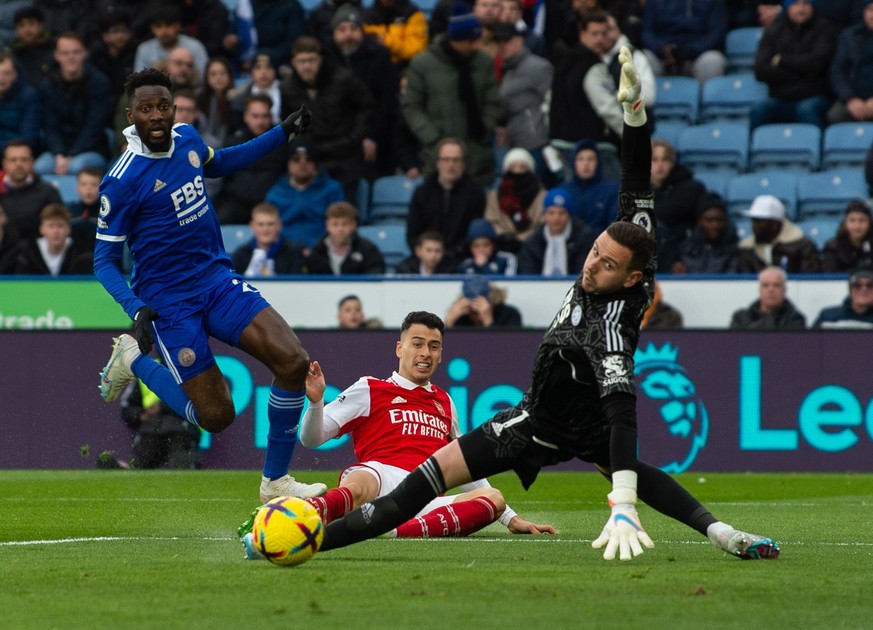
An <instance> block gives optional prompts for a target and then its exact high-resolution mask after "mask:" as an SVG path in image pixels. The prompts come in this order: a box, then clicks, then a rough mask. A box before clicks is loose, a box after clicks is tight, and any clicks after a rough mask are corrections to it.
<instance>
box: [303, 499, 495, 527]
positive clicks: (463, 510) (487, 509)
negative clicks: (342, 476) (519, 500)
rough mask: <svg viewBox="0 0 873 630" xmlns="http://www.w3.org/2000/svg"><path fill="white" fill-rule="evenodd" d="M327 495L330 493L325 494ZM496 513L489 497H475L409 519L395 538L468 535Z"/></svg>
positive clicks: (482, 525) (488, 521) (485, 523)
mask: <svg viewBox="0 0 873 630" xmlns="http://www.w3.org/2000/svg"><path fill="white" fill-rule="evenodd" d="M328 494H330V492H328V493H327V494H326V495H324V496H325V497H327V495H328ZM322 498H324V497H322ZM307 500H308V501H312V499H307ZM497 516H498V514H497V507H496V506H495V505H494V504H493V503H492V502H491V501H490V499H487V498H485V497H476V498H474V499H470V500H469V501H460V502H456V503H449V504H448V505H444V506H442V507H438V508H436V509H434V510H431V511H430V512H428V513H427V514H424V515H423V516H417V517H415V518H412V519H409V520H408V521H406V522H405V523H403V524H402V525H400V526H399V527H398V528H397V538H441V537H447V536H469V535H470V534H472V533H473V532H477V531H479V530H480V529H482V528H483V527H485V526H486V525H490V524H491V523H493V522H494V521H496V520H497Z"/></svg>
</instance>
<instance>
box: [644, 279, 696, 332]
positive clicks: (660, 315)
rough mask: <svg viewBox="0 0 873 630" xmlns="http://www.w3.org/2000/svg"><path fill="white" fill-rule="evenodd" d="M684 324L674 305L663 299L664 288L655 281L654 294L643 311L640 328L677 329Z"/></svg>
mask: <svg viewBox="0 0 873 630" xmlns="http://www.w3.org/2000/svg"><path fill="white" fill-rule="evenodd" d="M684 325H685V323H684V321H683V319H682V313H681V312H680V311H679V309H677V308H676V307H675V306H672V305H671V304H667V303H666V302H665V301H664V289H663V287H662V286H661V283H660V282H657V281H656V282H655V296H654V297H653V298H652V305H651V306H649V308H648V309H646V312H645V313H643V321H642V322H641V326H640V327H641V328H645V329H646V330H679V329H680V328H682V327H683V326H684Z"/></svg>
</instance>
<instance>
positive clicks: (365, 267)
mask: <svg viewBox="0 0 873 630" xmlns="http://www.w3.org/2000/svg"><path fill="white" fill-rule="evenodd" d="M324 226H325V229H326V231H327V234H326V235H325V237H324V238H323V239H321V240H320V241H319V242H318V243H316V244H315V246H314V247H313V248H312V250H311V251H310V252H309V258H308V260H307V267H308V269H309V273H311V274H321V275H334V276H344V275H375V274H383V273H385V258H384V256H382V252H381V251H379V246H378V245H376V244H375V243H374V242H373V241H371V240H369V239H367V238H364V237H363V236H361V235H360V234H358V210H357V208H355V207H354V206H353V205H352V204H350V203H349V202H347V201H338V202H336V203H332V204H331V205H330V206H328V208H327V213H326V218H325V221H324Z"/></svg>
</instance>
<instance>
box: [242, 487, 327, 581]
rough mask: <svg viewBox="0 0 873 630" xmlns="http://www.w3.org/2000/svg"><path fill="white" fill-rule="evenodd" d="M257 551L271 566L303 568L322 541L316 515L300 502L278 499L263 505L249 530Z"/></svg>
mask: <svg viewBox="0 0 873 630" xmlns="http://www.w3.org/2000/svg"><path fill="white" fill-rule="evenodd" d="M252 534H253V535H254V543H255V546H256V547H257V549H258V551H260V552H261V553H262V554H263V555H264V557H265V558H266V559H267V560H269V561H270V562H272V563H273V564H280V565H287V566H290V565H295V564H303V563H304V562H306V561H307V560H309V559H310V558H311V557H312V556H314V555H315V552H317V551H318V549H319V547H321V541H322V540H324V525H322V523H321V517H319V516H318V511H317V510H316V509H315V508H314V507H312V505H310V504H309V503H307V502H306V501H304V500H303V499H298V498H297V497H278V498H276V499H273V500H271V501H268V502H267V503H265V504H264V505H263V506H261V508H260V509H259V510H258V513H257V514H256V515H255V521H254V525H253V526H252Z"/></svg>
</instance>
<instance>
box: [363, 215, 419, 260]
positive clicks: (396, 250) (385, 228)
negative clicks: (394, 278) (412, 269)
mask: <svg viewBox="0 0 873 630" xmlns="http://www.w3.org/2000/svg"><path fill="white" fill-rule="evenodd" d="M358 234H359V235H360V236H362V237H364V238H366V239H369V240H371V241H373V242H374V243H376V245H378V246H379V250H380V251H381V252H382V255H383V256H384V257H385V264H386V265H387V266H388V269H389V270H393V269H394V267H396V266H397V264H398V263H399V262H401V261H402V260H403V259H404V258H407V257H408V256H409V255H410V252H409V246H408V245H407V244H406V226H405V225H400V224H386V225H363V226H361V227H359V228H358Z"/></svg>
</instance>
